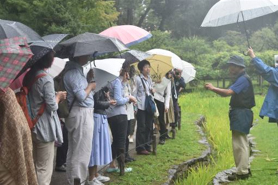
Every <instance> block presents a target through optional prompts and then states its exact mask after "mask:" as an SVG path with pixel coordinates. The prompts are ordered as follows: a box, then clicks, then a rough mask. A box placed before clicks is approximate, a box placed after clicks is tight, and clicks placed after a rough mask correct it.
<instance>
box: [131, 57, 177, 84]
mask: <svg viewBox="0 0 278 185" xmlns="http://www.w3.org/2000/svg"><path fill="white" fill-rule="evenodd" d="M146 60H148V61H149V62H150V64H151V77H152V79H153V80H158V81H159V80H161V79H162V78H163V77H164V76H165V74H166V73H167V72H169V71H170V70H171V69H173V64H172V58H171V57H169V56H165V55H156V54H153V55H152V56H150V57H148V58H146ZM132 65H133V66H136V65H137V63H134V64H132Z"/></svg>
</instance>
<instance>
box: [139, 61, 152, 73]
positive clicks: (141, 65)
mask: <svg viewBox="0 0 278 185" xmlns="http://www.w3.org/2000/svg"><path fill="white" fill-rule="evenodd" d="M145 65H149V66H151V64H150V62H149V61H147V60H142V61H140V62H139V63H138V64H137V67H138V69H139V71H140V72H141V71H143V68H144V67H145Z"/></svg>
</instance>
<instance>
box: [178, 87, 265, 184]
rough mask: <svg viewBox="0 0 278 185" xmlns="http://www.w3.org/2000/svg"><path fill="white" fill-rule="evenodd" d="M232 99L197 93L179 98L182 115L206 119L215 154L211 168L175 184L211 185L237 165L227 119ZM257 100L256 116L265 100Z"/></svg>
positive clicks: (197, 170)
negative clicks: (196, 115) (216, 176)
mask: <svg viewBox="0 0 278 185" xmlns="http://www.w3.org/2000/svg"><path fill="white" fill-rule="evenodd" d="M229 100H230V98H222V97H220V96H218V95H215V94H214V93H212V92H208V91H197V92H194V93H190V94H185V95H182V97H181V98H180V102H179V103H180V104H181V107H182V112H183V113H200V114H203V115H204V116H205V117H206V120H207V123H206V124H205V125H204V126H205V130H206V133H207V138H208V141H209V142H210V144H211V145H212V146H213V148H214V153H213V158H212V160H211V164H210V165H208V166H199V168H198V169H196V170H192V171H191V172H190V173H189V175H188V177H187V178H186V179H182V178H181V179H179V180H178V181H177V182H176V185H181V184H196V185H205V184H209V183H210V182H211V181H212V179H213V177H214V176H215V175H216V174H217V173H218V172H220V171H223V170H225V169H228V168H231V167H232V166H234V160H233V154H232V138H231V132H230V126H229V118H228V111H229ZM256 100H257V104H259V105H258V106H257V107H256V108H254V111H255V113H254V115H258V107H260V106H261V103H262V100H263V98H262V97H260V96H257V97H256ZM256 118H257V117H256ZM256 118H255V119H256Z"/></svg>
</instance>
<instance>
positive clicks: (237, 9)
mask: <svg viewBox="0 0 278 185" xmlns="http://www.w3.org/2000/svg"><path fill="white" fill-rule="evenodd" d="M277 10H278V0H221V1H219V2H217V3H216V4H215V5H214V6H213V7H212V8H211V9H210V10H209V12H208V14H207V15H206V17H205V19H204V20H203V23H202V25H201V26H202V27H217V26H222V25H227V24H233V23H238V22H243V23H244V24H243V25H244V30H245V34H246V38H247V43H248V47H250V43H249V39H248V33H247V31H246V26H245V21H247V20H250V19H254V18H257V17H261V16H264V15H267V14H270V13H274V12H276V11H277Z"/></svg>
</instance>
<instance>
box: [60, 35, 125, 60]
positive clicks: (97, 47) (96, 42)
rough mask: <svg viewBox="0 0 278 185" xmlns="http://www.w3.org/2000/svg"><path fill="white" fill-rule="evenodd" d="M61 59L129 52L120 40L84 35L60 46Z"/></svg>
mask: <svg viewBox="0 0 278 185" xmlns="http://www.w3.org/2000/svg"><path fill="white" fill-rule="evenodd" d="M59 46H60V47H61V48H59V50H58V52H57V53H58V56H59V57H60V58H68V57H77V56H84V55H92V54H94V55H95V54H96V53H110V52H120V51H124V50H128V48H127V47H126V46H125V45H124V44H123V43H122V42H121V41H120V40H118V39H116V38H111V37H106V36H102V35H99V34H95V33H88V32H86V33H83V34H80V35H77V36H75V37H73V38H70V39H68V40H66V41H64V42H62V43H60V44H59Z"/></svg>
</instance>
